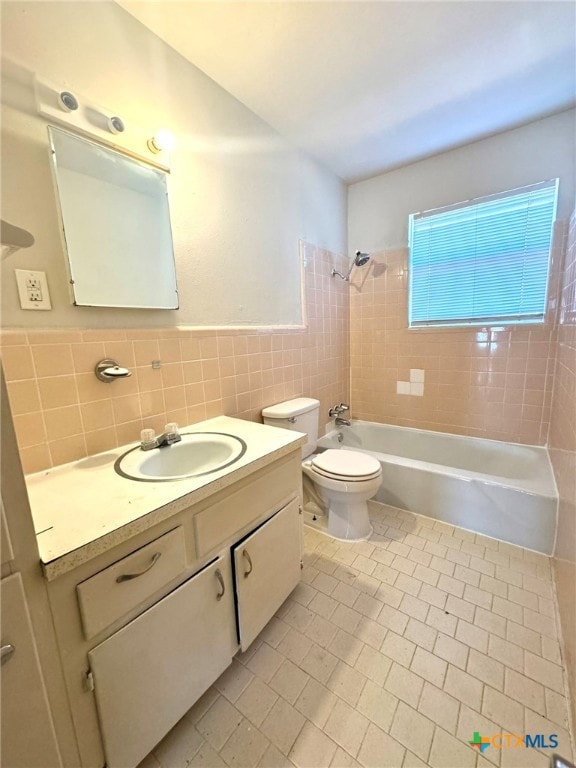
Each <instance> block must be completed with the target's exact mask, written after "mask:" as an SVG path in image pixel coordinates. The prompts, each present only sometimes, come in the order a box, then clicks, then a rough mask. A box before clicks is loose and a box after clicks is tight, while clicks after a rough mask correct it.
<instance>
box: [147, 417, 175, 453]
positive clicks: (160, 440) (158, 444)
mask: <svg viewBox="0 0 576 768" xmlns="http://www.w3.org/2000/svg"><path fill="white" fill-rule="evenodd" d="M164 429H165V432H164V434H163V435H159V436H158V437H156V435H155V434H154V430H153V429H143V430H142V432H141V433H140V448H141V449H142V450H143V451H151V450H152V449H153V448H162V447H164V446H165V445H173V444H174V443H179V442H180V440H182V437H181V435H180V432H179V431H178V424H175V423H174V422H171V423H170V424H166V426H165V427H164Z"/></svg>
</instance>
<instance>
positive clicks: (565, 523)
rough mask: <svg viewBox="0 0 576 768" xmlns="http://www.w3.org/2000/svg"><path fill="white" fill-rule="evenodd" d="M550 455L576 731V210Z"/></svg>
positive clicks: (565, 276)
mask: <svg viewBox="0 0 576 768" xmlns="http://www.w3.org/2000/svg"><path fill="white" fill-rule="evenodd" d="M549 450H550V458H551V459H552V467H553V469H554V475H555V477H556V484H557V486H558V495H559V505H558V533H557V537H556V542H557V543H556V552H555V558H554V571H555V576H556V594H557V597H558V605H559V609H560V620H561V624H562V632H563V639H564V657H565V660H566V667H567V670H568V676H569V684H570V689H571V692H572V697H571V698H572V723H573V728H574V729H576V696H575V694H576V623H575V621H574V599H575V584H576V211H575V212H574V214H573V215H572V219H571V221H570V229H569V233H568V243H567V247H566V255H565V259H564V268H563V270H562V274H561V281H560V306H559V325H558V343H557V360H556V372H555V376H554V397H553V400H552V413H551V421H550V439H549Z"/></svg>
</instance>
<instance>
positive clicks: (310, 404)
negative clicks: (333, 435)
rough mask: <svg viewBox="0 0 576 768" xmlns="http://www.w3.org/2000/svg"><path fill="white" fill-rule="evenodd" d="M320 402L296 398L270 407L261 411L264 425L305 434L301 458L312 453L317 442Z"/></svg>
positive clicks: (312, 399) (306, 398)
mask: <svg viewBox="0 0 576 768" xmlns="http://www.w3.org/2000/svg"><path fill="white" fill-rule="evenodd" d="M319 412H320V401H319V400H315V399H314V398H312V397H297V398H295V399H294V400H286V401H284V402H283V403H278V404H277V405H270V406H268V408H264V410H263V411H262V418H263V420H264V424H268V425H269V426H271V427H282V428H283V429H293V430H295V431H296V432H305V433H306V435H307V437H308V442H307V443H306V445H304V446H303V447H302V458H306V456H309V455H310V454H311V453H313V452H314V450H315V448H316V443H317V441H318V414H319Z"/></svg>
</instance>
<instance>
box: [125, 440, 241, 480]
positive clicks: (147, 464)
mask: <svg viewBox="0 0 576 768" xmlns="http://www.w3.org/2000/svg"><path fill="white" fill-rule="evenodd" d="M245 452H246V443H245V442H244V441H243V440H241V439H240V438H239V437H234V435H227V434H224V433H223V432H189V433H187V434H183V435H182V440H181V441H180V442H179V443H174V445H167V446H163V447H162V448H153V449H152V450H150V451H143V450H142V449H141V448H140V447H138V448H132V449H131V450H129V451H127V452H126V453H125V454H123V455H122V456H120V458H119V459H118V460H117V461H116V463H115V464H114V469H115V470H116V472H117V473H118V474H119V475H122V476H123V477H127V478H130V479H131V480H140V481H144V482H156V483H157V482H167V481H169V480H182V479H184V478H186V477H198V476H199V475H208V474H210V473H211V472H217V471H218V470H219V469H224V467H228V466H230V464H234V462H236V461H238V459H239V458H240V457H241V456H242V455H243V454H244V453H245Z"/></svg>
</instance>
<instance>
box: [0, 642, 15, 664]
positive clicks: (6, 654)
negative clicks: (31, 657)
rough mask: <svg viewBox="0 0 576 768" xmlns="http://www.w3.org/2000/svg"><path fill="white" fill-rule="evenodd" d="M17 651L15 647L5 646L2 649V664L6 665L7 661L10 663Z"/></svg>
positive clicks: (0, 650) (0, 656) (0, 652)
mask: <svg viewBox="0 0 576 768" xmlns="http://www.w3.org/2000/svg"><path fill="white" fill-rule="evenodd" d="M15 650H16V648H15V647H14V646H13V645H10V644H8V645H3V646H2V648H1V649H0V663H1V664H6V662H7V661H10V659H11V658H12V656H13V654H14V651H15Z"/></svg>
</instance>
